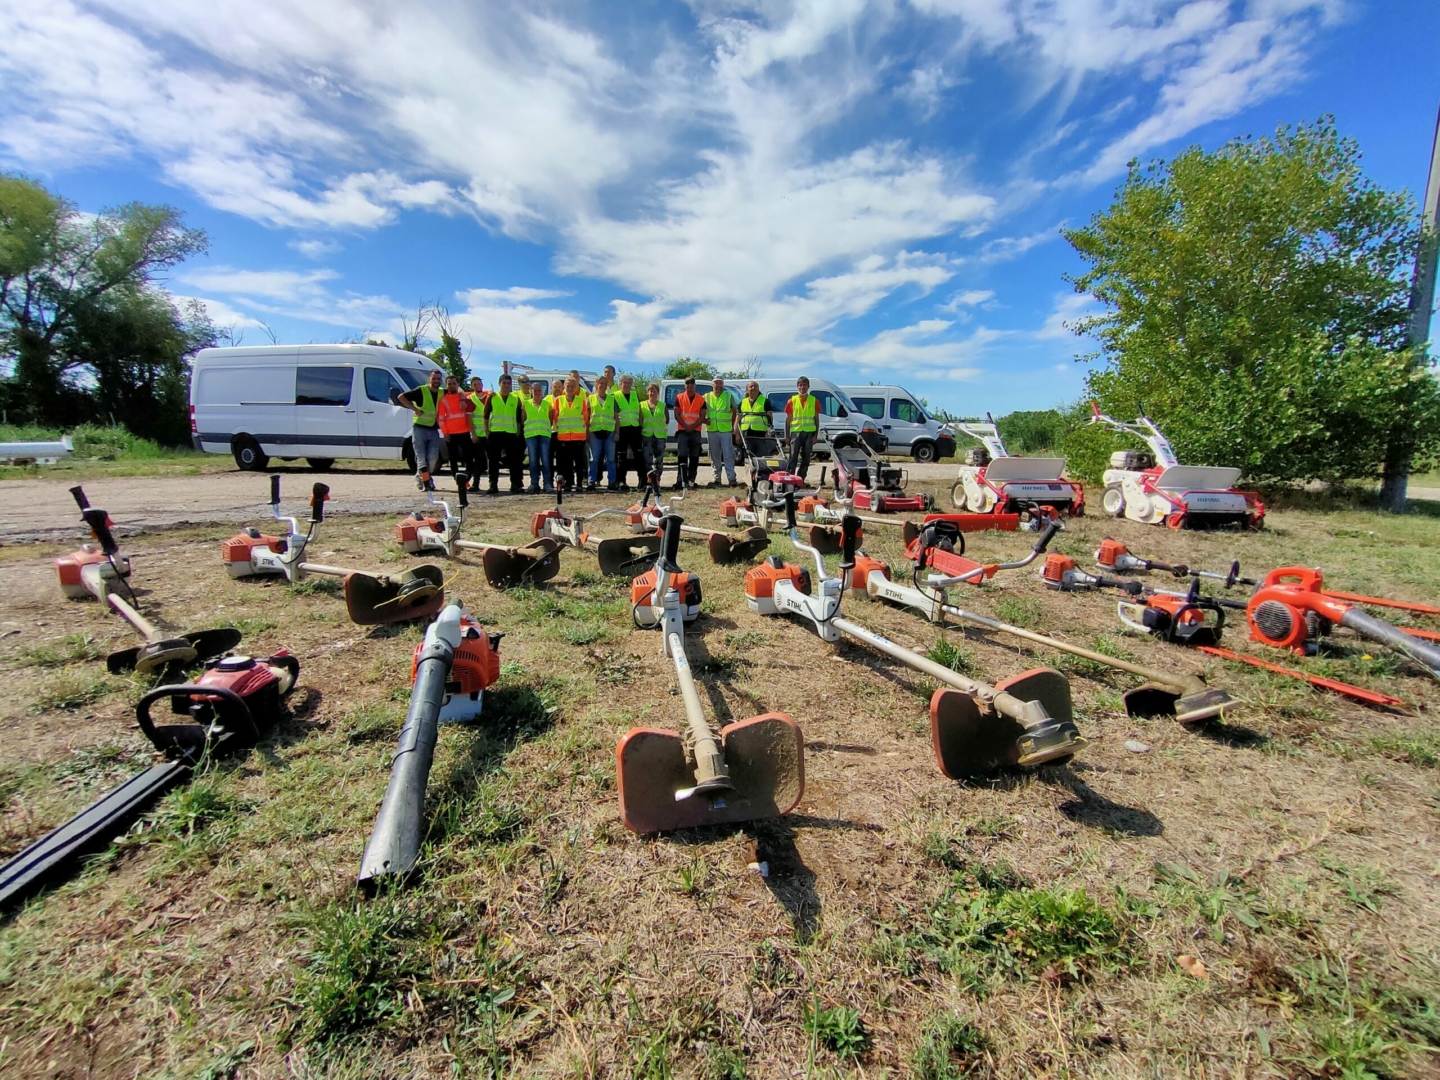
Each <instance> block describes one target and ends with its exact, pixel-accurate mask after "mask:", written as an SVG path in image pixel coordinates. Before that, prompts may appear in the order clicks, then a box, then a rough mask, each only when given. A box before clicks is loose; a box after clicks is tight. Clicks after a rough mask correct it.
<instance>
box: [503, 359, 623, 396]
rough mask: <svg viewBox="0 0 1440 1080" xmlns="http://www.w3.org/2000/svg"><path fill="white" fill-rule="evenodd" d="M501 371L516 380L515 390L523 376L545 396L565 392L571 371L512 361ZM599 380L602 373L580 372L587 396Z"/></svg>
mask: <svg viewBox="0 0 1440 1080" xmlns="http://www.w3.org/2000/svg"><path fill="white" fill-rule="evenodd" d="M501 370H502V372H503V373H504V374H506V375H509V376H510V378H511V379H512V380H514V387H513V388H514V389H517V390H518V389H519V387H520V378H521V376H524V377H525V378H526V379H527V380H528V381H529V382H530V383H532V384H534V383H539V384H540V390H541V392H542V393H545V394H548V393H550V391H551V390H552V389H557V390H563V389H564V388H565V380H566V379H568V378H569V377H570V369H568V368H567V369H565V370H563V371H562V370H560V369H559V368H537V367H531V366H530V365H529V364H516V363H514V362H512V361H506V362H505V364H504V365H503V366H502V368H501ZM598 378H600V373H599V372H598V371H582V372H580V386H581V388H582V389H583V390H584V391H585V392H586V393H587V394H590V393H594V391H595V380H596V379H598ZM557 383H558V384H559V385H558V386H557V385H556V384H557ZM497 388H498V384H497V385H496V386H492V387H490V389H492V390H494V389H497ZM640 396H641V397H644V396H645V393H644V391H643V390H642V391H641V393H640Z"/></svg>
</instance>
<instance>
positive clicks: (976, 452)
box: [950, 413, 1085, 517]
mask: <svg viewBox="0 0 1440 1080" xmlns="http://www.w3.org/2000/svg"><path fill="white" fill-rule="evenodd" d="M985 420H986V422H985V423H983V424H981V423H978V422H977V423H969V424H957V425H956V427H958V428H959V429H960V430H961V431H963V432H965V434H966V435H969V436H970V437H971V438H973V439H978V440H979V441H980V443H981V445H980V446H977V447H973V448H971V449H970V450H967V451H966V453H965V464H964V465H961V466H960V476H959V478H958V479H957V480H956V481H955V483H954V485H953V486H952V487H951V488H950V501H951V502H952V503H954V504H955V509H957V510H968V511H970V512H971V513H975V514H1021V513H1024V514H1030V515H1032V516H1036V517H1058V516H1060V515H1061V514H1068V515H1069V516H1071V517H1079V516H1080V515H1081V514H1083V513H1085V489H1084V487H1082V486H1081V485H1080V484H1079V482H1077V481H1075V480H1066V479H1064V478H1063V473H1064V472H1065V459H1064V458H1029V457H1011V456H1010V452H1009V451H1008V450H1006V449H1005V442H1004V440H1003V439H1001V438H1000V429H999V428H998V427H996V426H995V418H994V417H992V416H991V415H990V414H989V413H986V414H985Z"/></svg>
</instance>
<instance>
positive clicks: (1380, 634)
mask: <svg viewBox="0 0 1440 1080" xmlns="http://www.w3.org/2000/svg"><path fill="white" fill-rule="evenodd" d="M1340 625H1341V626H1348V627H1350V629H1351V630H1354V631H1355V632H1356V633H1357V634H1359V635H1360V636H1361V637H1367V638H1370V639H1371V640H1372V641H1381V642H1384V643H1385V644H1386V645H1389V646H1390V647H1391V648H1394V649H1399V650H1400V651H1401V652H1403V653H1405V654H1406V655H1407V656H1409V657H1410V658H1411V659H1412V660H1414V661H1416V662H1417V663H1419V664H1420V665H1421V666H1422V667H1424V668H1425V670H1426V671H1428V672H1430V674H1431V675H1434V676H1435V677H1436V678H1437V679H1440V649H1437V648H1436V647H1435V646H1434V645H1431V644H1429V643H1427V642H1424V641H1420V640H1419V639H1417V638H1413V637H1411V636H1410V635H1409V634H1407V633H1405V632H1404V631H1403V630H1400V629H1399V628H1398V627H1395V626H1391V625H1390V624H1389V623H1388V622H1386V621H1385V620H1384V619H1377V618H1376V617H1375V616H1374V615H1370V614H1368V613H1366V612H1364V611H1361V610H1360V609H1359V608H1353V607H1352V608H1350V609H1348V610H1347V611H1346V612H1345V614H1344V616H1343V617H1342V618H1341V619H1340Z"/></svg>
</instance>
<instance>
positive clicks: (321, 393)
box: [295, 367, 355, 405]
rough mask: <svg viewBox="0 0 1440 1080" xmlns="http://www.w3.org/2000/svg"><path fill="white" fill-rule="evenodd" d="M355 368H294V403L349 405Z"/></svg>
mask: <svg viewBox="0 0 1440 1080" xmlns="http://www.w3.org/2000/svg"><path fill="white" fill-rule="evenodd" d="M354 379H355V369H354V368H349V367H298V368H296V369H295V404H296V405H349V404H350V384H351V383H352V382H353V381H354Z"/></svg>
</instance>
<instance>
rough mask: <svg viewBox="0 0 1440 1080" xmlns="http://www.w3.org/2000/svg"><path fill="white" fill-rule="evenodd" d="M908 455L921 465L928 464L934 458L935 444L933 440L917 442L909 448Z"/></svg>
mask: <svg viewBox="0 0 1440 1080" xmlns="http://www.w3.org/2000/svg"><path fill="white" fill-rule="evenodd" d="M910 456H911V457H913V458H914V459H915V460H916V461H918V462H919V463H920V464H922V465H928V464H930V462H932V461H934V460H935V456H936V455H935V444H934V443H933V442H917V443H916V444H915V445H914V446H912V447H911V448H910Z"/></svg>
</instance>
